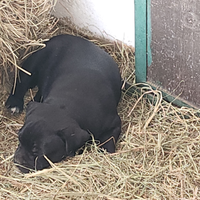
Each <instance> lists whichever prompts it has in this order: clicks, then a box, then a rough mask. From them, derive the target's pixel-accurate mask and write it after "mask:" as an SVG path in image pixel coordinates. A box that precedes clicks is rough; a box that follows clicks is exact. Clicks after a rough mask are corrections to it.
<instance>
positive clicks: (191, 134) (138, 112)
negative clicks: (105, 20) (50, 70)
mask: <svg viewBox="0 0 200 200" xmlns="http://www.w3.org/2000/svg"><path fill="white" fill-rule="evenodd" d="M4 2H5V1H4ZM19 2H20V1H19ZM57 27H58V28H59V31H58V32H56V33H53V34H58V33H72V34H74V35H81V36H83V37H87V38H88V39H90V40H92V41H93V42H95V43H96V44H98V45H99V46H101V47H102V48H104V49H105V50H106V51H107V52H109V53H110V54H111V55H112V56H113V58H114V59H115V60H116V61H117V62H118V64H119V67H120V70H121V73H122V76H123V78H124V79H128V80H129V82H131V83H134V53H133V51H132V49H131V48H130V47H127V46H125V45H123V44H120V43H118V42H116V43H114V44H113V43H108V42H105V41H104V40H97V39H94V38H93V36H88V33H87V34H86V35H85V34H84V33H83V32H78V31H77V30H76V29H70V28H68V27H65V26H63V25H62V24H58V25H57ZM38 34H40V33H38ZM49 35H50V36H51V35H52V34H49ZM11 42H13V41H12V40H11ZM8 55H12V54H9V52H8ZM11 57H12V56H11ZM5 61H6V60H5ZM9 62H10V61H9ZM3 88H4V89H2V88H1V90H0V199H2V200H4V199H8V200H10V199H13V200H16V199H17V200H22V199H31V200H34V199H35V200H38V199H42V200H45V199H46V200H47V199H48V200H49V199H84V200H85V199H90V200H94V199H98V200H101V199H102V200H122V199H123V200H124V199H127V200H131V199H182V200H183V199H191V200H192V199H199V197H200V168H199V165H200V132H199V130H200V120H199V118H198V113H197V110H194V109H188V108H176V107H174V106H172V105H171V104H170V103H167V102H165V101H164V100H163V99H162V94H161V92H160V91H153V90H152V89H151V87H150V86H148V85H146V87H143V88H142V89H141V94H139V93H138V92H137V91H135V93H133V94H132V96H128V95H126V93H123V95H122V100H121V102H120V105H119V113H120V116H121V119H122V123H123V126H122V134H121V138H120V141H119V142H118V145H117V151H116V153H115V154H111V155H109V154H106V153H105V154H103V153H101V152H99V151H98V147H97V146H96V145H95V144H94V145H92V147H91V149H85V150H84V152H83V154H82V155H77V156H75V157H74V158H71V159H69V160H66V161H63V162H61V163H57V164H52V163H51V165H52V168H49V169H45V170H43V171H39V172H36V173H31V174H27V175H23V174H21V173H20V172H19V171H18V170H17V168H16V167H15V166H14V165H13V162H12V158H13V152H14V151H15V149H16V147H17V144H18V141H17V135H16V132H17V130H18V129H19V128H20V127H21V126H22V124H23V117H24V114H22V115H21V116H11V115H10V114H9V113H7V112H6V110H5V108H4V106H3V103H4V102H5V100H6V98H7V95H8V89H7V88H5V87H3ZM145 94H151V95H152V97H153V98H154V99H155V104H154V105H153V104H152V103H151V101H149V99H148V98H147V97H146V95H145ZM28 96H29V95H28Z"/></svg>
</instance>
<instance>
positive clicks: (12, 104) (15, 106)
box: [5, 94, 24, 113]
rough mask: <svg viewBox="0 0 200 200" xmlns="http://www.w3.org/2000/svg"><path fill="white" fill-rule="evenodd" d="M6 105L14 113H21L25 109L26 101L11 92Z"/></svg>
mask: <svg viewBox="0 0 200 200" xmlns="http://www.w3.org/2000/svg"><path fill="white" fill-rule="evenodd" d="M5 106H6V108H7V109H9V110H10V111H11V112H12V113H20V112H22V110H23V106H24V101H23V99H19V98H17V97H16V96H15V95H12V94H11V95H10V96H9V97H8V99H7V101H6V103H5Z"/></svg>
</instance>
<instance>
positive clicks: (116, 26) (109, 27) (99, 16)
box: [53, 0, 135, 47]
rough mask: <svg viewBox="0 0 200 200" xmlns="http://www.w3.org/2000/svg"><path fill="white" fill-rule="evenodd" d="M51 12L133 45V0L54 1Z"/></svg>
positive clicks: (82, 26) (81, 26)
mask: <svg viewBox="0 0 200 200" xmlns="http://www.w3.org/2000/svg"><path fill="white" fill-rule="evenodd" d="M53 14H54V15H55V16H56V17H59V18H64V17H66V18H68V19H70V21H72V22H73V23H74V24H75V25H77V26H78V27H80V28H85V29H89V30H90V31H92V32H94V33H95V34H97V35H98V36H104V37H106V38H115V39H118V40H121V41H123V42H125V43H127V44H128V45H131V46H133V47H135V23H134V0H58V2H57V4H56V6H55V9H54V12H53Z"/></svg>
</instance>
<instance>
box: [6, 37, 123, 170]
mask: <svg viewBox="0 0 200 200" xmlns="http://www.w3.org/2000/svg"><path fill="white" fill-rule="evenodd" d="M22 67H23V68H24V69H25V70H27V71H29V72H30V73H31V76H29V75H27V74H26V73H23V72H21V71H20V73H19V77H20V79H18V80H17V85H16V89H15V92H14V94H12V92H11V95H10V96H9V98H8V100H7V101H6V107H7V108H8V109H11V110H12V111H13V112H14V111H20V112H21V111H22V110H23V104H24V102H23V98H24V95H25V93H26V92H27V90H28V89H29V88H33V87H35V86H38V92H37V94H36V96H35V101H34V102H30V103H29V104H28V106H27V113H26V118H25V122H24V126H23V127H22V128H21V130H20V131H19V146H18V148H17V150H16V152H15V156H14V161H15V162H16V163H17V164H18V165H19V168H20V170H21V171H22V172H29V169H37V170H40V169H43V168H46V167H48V166H49V163H48V162H47V161H46V159H45V158H44V155H46V156H47V157H48V158H49V159H50V160H51V161H52V162H59V161H61V160H62V159H63V158H65V157H67V156H74V155H75V152H76V151H77V150H78V149H79V148H80V147H81V146H83V145H84V144H85V142H86V141H88V140H90V138H91V134H93V136H94V138H95V140H99V141H100V143H103V145H102V148H104V149H106V150H107V151H108V152H110V153H113V152H115V143H116V142H117V140H118V137H119V134H120V132H121V121H120V118H119V116H118V113H117V105H118V102H119V100H120V96H121V77H120V73H119V69H118V66H117V64H116V63H115V62H114V60H113V59H112V58H111V57H110V56H109V55H108V54H107V53H105V52H104V51H103V50H102V49H100V48H99V47H97V46H96V45H94V44H93V43H91V42H89V41H87V40H85V39H82V38H80V37H76V36H71V35H60V36H56V37H53V38H52V39H50V40H49V41H48V42H46V47H45V48H43V49H41V50H39V51H37V52H35V53H33V54H32V55H31V56H30V57H29V58H28V59H27V60H26V61H25V62H24V63H23V66H22ZM109 138H112V139H111V140H109V141H107V140H108V139H109ZM106 141H107V142H106ZM104 142H105V143H104Z"/></svg>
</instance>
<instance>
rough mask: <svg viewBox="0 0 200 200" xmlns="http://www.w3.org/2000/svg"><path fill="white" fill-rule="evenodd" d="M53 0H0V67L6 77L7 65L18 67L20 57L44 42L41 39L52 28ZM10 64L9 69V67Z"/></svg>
mask: <svg viewBox="0 0 200 200" xmlns="http://www.w3.org/2000/svg"><path fill="white" fill-rule="evenodd" d="M52 2H53V1H52V0H17V1H16V0H12V1H10V0H4V1H2V0H1V1H0V68H3V69H4V72H6V73H5V75H6V77H7V78H8V73H7V71H8V68H9V70H13V66H15V67H19V60H21V59H19V58H21V57H23V56H24V55H25V54H27V53H28V52H30V51H32V50H33V48H32V47H37V48H38V47H39V46H41V47H42V46H44V45H43V44H42V42H43V41H44V40H46V39H48V38H49V36H51V35H52V34H53V33H54V31H56V30H55V25H56V20H57V19H55V18H53V17H51V16H50V10H51V8H52V6H53V3H52ZM11 66H12V68H11V69H10V67H11Z"/></svg>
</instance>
